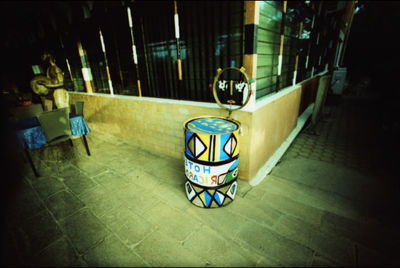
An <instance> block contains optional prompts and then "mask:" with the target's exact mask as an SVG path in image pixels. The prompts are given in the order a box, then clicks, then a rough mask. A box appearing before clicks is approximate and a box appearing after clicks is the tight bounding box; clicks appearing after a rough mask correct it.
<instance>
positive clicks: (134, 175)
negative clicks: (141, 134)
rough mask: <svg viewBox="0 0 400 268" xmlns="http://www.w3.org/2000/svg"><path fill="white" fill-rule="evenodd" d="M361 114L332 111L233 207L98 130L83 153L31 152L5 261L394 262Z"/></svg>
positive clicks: (64, 149) (154, 157) (393, 232)
mask: <svg viewBox="0 0 400 268" xmlns="http://www.w3.org/2000/svg"><path fill="white" fill-rule="evenodd" d="M364 108H365V107H364ZM363 111H365V109H364V110H363V107H361V108H359V109H358V108H354V107H353V106H351V105H350V106H348V104H342V105H337V106H332V109H331V115H330V116H329V117H327V118H326V119H325V121H324V122H321V123H320V124H319V125H318V128H317V130H318V132H319V133H320V135H319V136H315V135H310V134H307V133H304V132H303V133H301V134H300V135H299V136H298V138H296V140H295V142H294V143H293V145H292V146H291V147H290V148H289V150H288V151H287V153H286V154H285V155H284V157H283V158H282V160H281V161H280V163H279V164H278V165H277V166H276V167H275V168H274V169H273V171H272V173H271V174H270V175H267V176H266V178H265V179H264V180H263V181H262V182H261V183H260V184H259V185H257V186H256V187H251V186H250V185H249V184H248V183H247V182H245V181H242V180H240V181H239V187H238V194H237V196H236V198H235V200H234V202H232V204H230V205H229V206H226V207H223V208H217V209H202V208H198V207H195V206H193V205H192V204H191V203H190V202H189V201H188V200H187V198H186V195H185V193H184V187H183V184H184V180H185V178H184V172H183V161H181V160H177V159H172V158H169V157H166V156H163V155H159V154H153V153H151V152H149V151H146V150H143V149H141V148H140V147H138V146H135V145H132V144H129V143H127V142H125V141H123V140H120V139H117V138H115V137H111V136H108V135H106V134H102V133H98V132H92V133H91V134H89V135H88V142H89V146H90V149H91V152H92V155H91V156H90V157H89V156H87V155H86V152H85V149H84V146H83V143H82V141H81V140H79V139H77V140H74V142H73V143H74V146H73V147H71V146H70V145H69V144H68V143H65V144H63V146H60V147H54V148H43V149H39V150H35V151H33V152H32V156H33V158H34V161H35V164H36V166H37V167H38V169H39V172H40V173H41V177H40V178H35V177H34V176H33V174H32V171H31V170H30V168H29V166H28V165H27V164H26V163H25V164H24V168H25V176H24V178H23V179H22V184H21V187H20V189H19V191H18V194H17V196H16V197H15V199H14V202H13V203H12V205H11V207H10V212H9V218H8V228H7V241H6V245H7V247H6V252H7V262H6V264H9V265H24V266H32V265H50V266H53V265H56V266H364V265H387V264H393V265H394V264H399V262H398V261H397V262H394V260H392V257H394V256H396V253H397V252H398V250H399V246H398V244H397V241H398V239H399V232H398V231H397V229H396V228H394V227H392V225H393V224H389V223H390V222H389V223H388V222H387V217H386V218H385V217H383V216H382V213H380V212H381V211H382V210H381V208H382V206H386V209H387V210H389V211H390V212H391V213H392V214H393V213H396V212H397V210H395V209H393V207H390V206H389V207H388V206H387V205H388V204H387V203H385V201H384V199H385V198H382V195H383V196H386V197H389V196H391V195H394V194H398V192H395V193H393V192H394V191H397V189H396V188H392V187H390V186H388V185H387V184H386V183H385V180H384V178H383V177H382V178H381V177H379V176H378V177H377V176H376V174H382V173H380V170H381V169H379V168H375V166H374V165H373V163H375V164H377V163H376V162H374V161H375V160H374V159H376V158H378V157H376V156H374V155H370V154H368V152H369V151H368V149H363V146H364V147H365V146H372V145H374V143H373V138H372V136H371V135H364V136H363V137H360V136H359V133H358V132H360V131H361V130H362V128H364V129H365V128H366V127H368V126H369V125H368V124H367V123H368V122H367V121H368V120H367V121H363V118H364V119H365V118H366V117H365V113H364V112H363ZM89 127H90V123H89ZM370 148H372V147H370ZM370 151H371V150H370ZM373 152H376V151H373ZM52 159H58V161H53V160H52ZM377 165H378V164H377ZM378 167H379V165H378ZM377 178H378V179H377ZM385 215H387V214H385Z"/></svg>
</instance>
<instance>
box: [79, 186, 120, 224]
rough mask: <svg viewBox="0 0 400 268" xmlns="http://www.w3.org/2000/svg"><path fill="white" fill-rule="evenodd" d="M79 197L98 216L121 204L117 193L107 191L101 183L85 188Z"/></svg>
mask: <svg viewBox="0 0 400 268" xmlns="http://www.w3.org/2000/svg"><path fill="white" fill-rule="evenodd" d="M79 199H80V200H81V201H82V202H83V203H84V204H85V205H86V206H87V207H88V208H90V210H91V211H92V212H93V213H94V214H95V215H96V216H99V217H100V216H102V215H104V214H105V213H107V212H108V211H110V210H112V209H114V208H116V207H118V206H120V205H121V201H120V200H119V199H118V198H117V194H116V193H112V192H110V191H107V189H106V188H105V187H103V186H102V185H96V186H94V187H92V188H91V189H89V190H87V191H86V192H84V193H83V194H81V195H79Z"/></svg>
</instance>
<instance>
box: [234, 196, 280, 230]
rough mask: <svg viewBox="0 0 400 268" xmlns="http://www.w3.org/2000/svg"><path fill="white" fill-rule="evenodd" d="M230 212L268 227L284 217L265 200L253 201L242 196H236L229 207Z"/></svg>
mask: <svg viewBox="0 0 400 268" xmlns="http://www.w3.org/2000/svg"><path fill="white" fill-rule="evenodd" d="M229 211H230V212H231V213H234V214H237V215H240V216H242V217H247V218H249V219H252V220H253V221H256V222H258V223H259V224H264V225H268V226H273V225H274V224H275V223H276V222H277V221H278V219H279V218H280V217H281V215H282V212H280V211H279V210H277V209H275V208H273V207H271V206H269V204H267V202H266V201H265V200H251V199H246V198H241V197H240V196H236V197H235V200H234V202H232V204H230V205H229Z"/></svg>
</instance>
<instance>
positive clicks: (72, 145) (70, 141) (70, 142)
mask: <svg viewBox="0 0 400 268" xmlns="http://www.w3.org/2000/svg"><path fill="white" fill-rule="evenodd" d="M69 144H70V145H71V147H74V144H73V143H72V140H71V139H69Z"/></svg>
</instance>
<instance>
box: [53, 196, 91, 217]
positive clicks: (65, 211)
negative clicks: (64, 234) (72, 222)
mask: <svg viewBox="0 0 400 268" xmlns="http://www.w3.org/2000/svg"><path fill="white" fill-rule="evenodd" d="M45 202H46V205H47V207H48V208H49V210H50V211H51V212H52V213H53V214H54V217H56V219H57V220H60V219H62V218H64V217H67V216H69V215H71V214H73V213H74V212H76V211H78V210H79V209H81V208H82V207H84V206H85V204H84V203H82V201H80V200H79V199H78V198H77V197H76V196H75V195H73V194H72V193H71V192H69V191H65V190H63V191H60V192H57V193H55V194H53V195H51V196H49V197H48V198H47V199H46V200H45Z"/></svg>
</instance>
